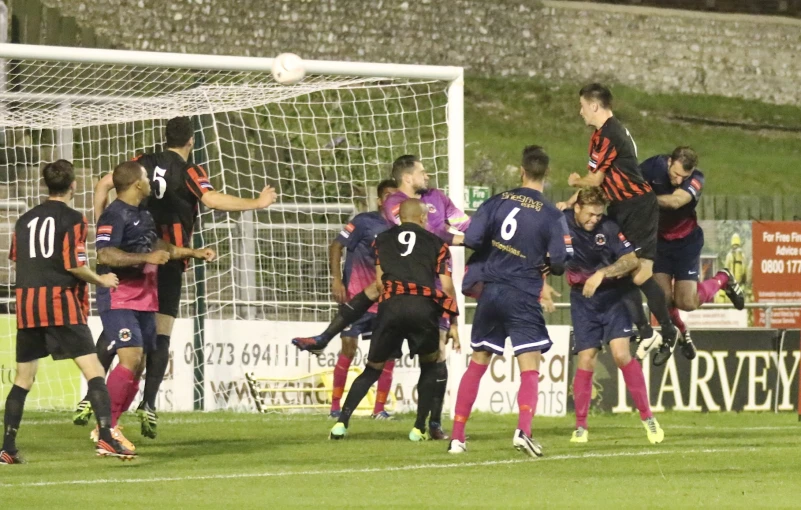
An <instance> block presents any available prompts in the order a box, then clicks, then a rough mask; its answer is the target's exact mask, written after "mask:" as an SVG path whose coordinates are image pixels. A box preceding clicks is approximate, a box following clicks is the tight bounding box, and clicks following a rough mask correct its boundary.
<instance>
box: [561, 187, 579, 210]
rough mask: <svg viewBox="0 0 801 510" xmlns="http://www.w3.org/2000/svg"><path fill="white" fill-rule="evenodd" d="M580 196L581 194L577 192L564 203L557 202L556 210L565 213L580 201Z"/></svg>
mask: <svg viewBox="0 0 801 510" xmlns="http://www.w3.org/2000/svg"><path fill="white" fill-rule="evenodd" d="M578 194H579V192H578V191H576V192H575V193H573V195H572V196H571V197H570V198H568V199H567V200H565V201H564V202H557V203H556V208H557V209H559V210H560V211H564V210H566V209H570V208H571V207H573V206H574V205H576V202H577V201H578Z"/></svg>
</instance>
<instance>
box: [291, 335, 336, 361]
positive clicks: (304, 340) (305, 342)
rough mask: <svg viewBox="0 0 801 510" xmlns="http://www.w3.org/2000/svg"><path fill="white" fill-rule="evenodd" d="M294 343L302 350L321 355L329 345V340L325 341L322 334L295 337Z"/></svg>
mask: <svg viewBox="0 0 801 510" xmlns="http://www.w3.org/2000/svg"><path fill="white" fill-rule="evenodd" d="M292 345H294V346H295V347H297V348H298V349H300V350H301V351H307V352H310V353H312V354H314V355H315V356H320V355H321V354H322V353H323V351H324V350H325V348H326V347H327V346H328V342H324V341H323V338H322V336H310V337H298V338H293V339H292Z"/></svg>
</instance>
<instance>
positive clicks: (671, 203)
mask: <svg viewBox="0 0 801 510" xmlns="http://www.w3.org/2000/svg"><path fill="white" fill-rule="evenodd" d="M656 200H657V201H658V202H659V207H661V208H662V209H679V208H680V207H684V206H685V205H687V204H689V203H690V202H692V201H693V196H692V195H690V194H689V193H688V192H687V191H685V190H683V189H681V188H678V189H676V190H675V191H674V192H673V193H671V194H670V195H657V197H656Z"/></svg>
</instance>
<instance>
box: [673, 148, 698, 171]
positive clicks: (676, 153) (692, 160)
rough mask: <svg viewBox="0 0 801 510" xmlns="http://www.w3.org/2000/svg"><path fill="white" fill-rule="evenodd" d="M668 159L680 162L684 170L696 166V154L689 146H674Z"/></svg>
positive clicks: (692, 168)
mask: <svg viewBox="0 0 801 510" xmlns="http://www.w3.org/2000/svg"><path fill="white" fill-rule="evenodd" d="M670 159H672V160H673V161H679V162H681V166H682V168H684V171H685V172H689V171H690V170H694V169H695V167H697V166H698V154H697V153H696V152H695V151H694V150H693V149H692V148H691V147H686V146H684V147H676V148H675V149H673V153H672V154H671V155H670Z"/></svg>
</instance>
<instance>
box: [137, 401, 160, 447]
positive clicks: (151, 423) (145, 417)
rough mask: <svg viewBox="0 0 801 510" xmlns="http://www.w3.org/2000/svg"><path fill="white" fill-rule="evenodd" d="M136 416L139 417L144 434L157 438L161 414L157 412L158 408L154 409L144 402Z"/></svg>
mask: <svg viewBox="0 0 801 510" xmlns="http://www.w3.org/2000/svg"><path fill="white" fill-rule="evenodd" d="M136 416H138V417H139V423H141V425H142V428H141V432H142V435H143V436H144V437H149V438H150V439H156V436H157V435H158V430H157V429H158V425H159V415H158V414H156V410H155V409H152V408H151V407H150V406H149V405H147V403H146V402H142V403H141V404H140V405H139V407H138V408H137V409H136Z"/></svg>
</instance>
